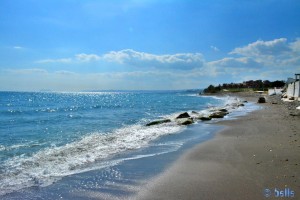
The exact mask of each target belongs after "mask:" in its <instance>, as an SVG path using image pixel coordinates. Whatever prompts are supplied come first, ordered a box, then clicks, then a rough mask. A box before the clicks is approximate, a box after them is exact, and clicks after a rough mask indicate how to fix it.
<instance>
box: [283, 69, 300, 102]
mask: <svg viewBox="0 0 300 200" xmlns="http://www.w3.org/2000/svg"><path fill="white" fill-rule="evenodd" d="M299 82H300V74H295V79H294V80H291V79H289V81H288V82H287V90H286V95H287V98H292V97H293V98H295V99H298V100H300V85H299Z"/></svg>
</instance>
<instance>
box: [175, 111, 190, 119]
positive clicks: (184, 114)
mask: <svg viewBox="0 0 300 200" xmlns="http://www.w3.org/2000/svg"><path fill="white" fill-rule="evenodd" d="M189 117H191V116H190V115H189V114H188V113H187V112H184V113H181V114H180V115H178V116H177V117H176V119H181V118H189Z"/></svg>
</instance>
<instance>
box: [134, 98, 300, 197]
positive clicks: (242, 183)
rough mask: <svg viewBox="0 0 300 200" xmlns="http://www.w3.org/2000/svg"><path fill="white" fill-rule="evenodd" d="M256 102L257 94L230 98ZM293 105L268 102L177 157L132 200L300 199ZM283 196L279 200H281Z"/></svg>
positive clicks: (298, 132) (299, 140)
mask: <svg viewBox="0 0 300 200" xmlns="http://www.w3.org/2000/svg"><path fill="white" fill-rule="evenodd" d="M234 95H235V96H239V97H241V98H242V99H244V100H247V101H256V100H257V97H258V96H259V95H258V94H249V93H239V94H234ZM297 105H299V102H296V103H283V102H281V101H280V99H279V97H267V103H265V104H261V106H262V109H260V110H258V111H254V112H252V113H250V114H248V115H246V116H243V117H239V118H238V119H235V120H224V121H221V122H219V124H221V125H224V126H225V127H226V128H225V129H223V130H222V131H221V132H219V133H217V134H216V136H215V137H214V138H213V139H212V140H209V141H207V142H205V143H202V144H199V145H198V146H196V147H194V148H193V149H191V150H189V151H188V152H187V153H186V154H184V155H183V156H181V157H180V158H179V159H178V160H177V161H176V162H175V163H174V164H173V165H172V166H171V167H170V168H169V169H167V170H166V171H165V172H164V173H162V174H161V175H159V176H158V177H155V178H154V179H153V180H150V181H149V184H147V185H146V186H145V187H143V188H142V190H141V191H140V192H139V193H138V195H137V196H135V197H134V198H135V199H204V200H205V199H210V200H211V199H231V200H232V199H244V200H245V199H251V200H252V199H278V198H276V195H279V196H278V197H280V198H284V199H289V198H292V199H298V198H300V179H299V175H300V156H299V155H300V123H299V122H300V116H299V112H297V111H296V110H295V107H296V106H297ZM282 195H283V196H282Z"/></svg>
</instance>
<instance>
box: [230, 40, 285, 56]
mask: <svg viewBox="0 0 300 200" xmlns="http://www.w3.org/2000/svg"><path fill="white" fill-rule="evenodd" d="M289 50H290V49H289V46H288V43H287V39H286V38H279V39H275V40H271V41H263V40H258V41H256V42H254V43H250V44H248V45H247V46H244V47H239V48H235V49H234V50H233V51H232V52H230V54H238V55H243V56H262V55H271V56H275V55H280V54H283V53H286V52H288V51H289Z"/></svg>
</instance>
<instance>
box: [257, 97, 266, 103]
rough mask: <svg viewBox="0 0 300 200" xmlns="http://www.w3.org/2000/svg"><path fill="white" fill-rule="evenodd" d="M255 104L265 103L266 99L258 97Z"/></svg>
mask: <svg viewBox="0 0 300 200" xmlns="http://www.w3.org/2000/svg"><path fill="white" fill-rule="evenodd" d="M257 103H266V98H265V97H259V98H258V100H257Z"/></svg>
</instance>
